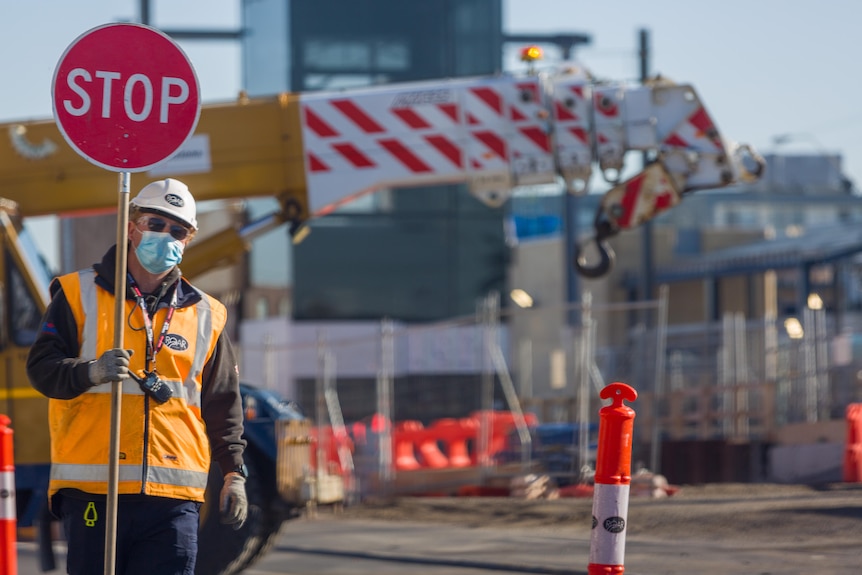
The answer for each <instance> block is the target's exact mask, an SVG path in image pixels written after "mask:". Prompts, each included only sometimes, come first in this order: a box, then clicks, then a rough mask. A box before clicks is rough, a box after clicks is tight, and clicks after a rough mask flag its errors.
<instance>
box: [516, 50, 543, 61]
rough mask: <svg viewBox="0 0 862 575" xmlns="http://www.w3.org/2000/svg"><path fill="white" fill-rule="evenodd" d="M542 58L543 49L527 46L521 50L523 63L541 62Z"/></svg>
mask: <svg viewBox="0 0 862 575" xmlns="http://www.w3.org/2000/svg"><path fill="white" fill-rule="evenodd" d="M542 56H543V54H542V49H541V48H539V47H538V46H527V47H526V48H524V49H523V50H521V61H522V62H535V61H536V60H541V59H542Z"/></svg>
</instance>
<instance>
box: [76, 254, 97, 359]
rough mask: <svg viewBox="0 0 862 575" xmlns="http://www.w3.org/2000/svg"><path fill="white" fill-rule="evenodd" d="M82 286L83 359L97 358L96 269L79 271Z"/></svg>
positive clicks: (79, 280)
mask: <svg viewBox="0 0 862 575" xmlns="http://www.w3.org/2000/svg"><path fill="white" fill-rule="evenodd" d="M78 283H79V284H80V286H81V307H83V308H84V329H83V330H82V331H81V351H80V354H81V359H87V360H90V359H96V339H97V337H98V336H97V332H96V321H97V319H98V315H97V313H98V310H97V309H96V271H95V270H94V269H93V268H90V269H86V270H81V271H79V272H78Z"/></svg>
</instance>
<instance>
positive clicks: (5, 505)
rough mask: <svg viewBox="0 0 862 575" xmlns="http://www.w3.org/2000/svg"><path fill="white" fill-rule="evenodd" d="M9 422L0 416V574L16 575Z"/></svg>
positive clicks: (6, 418)
mask: <svg viewBox="0 0 862 575" xmlns="http://www.w3.org/2000/svg"><path fill="white" fill-rule="evenodd" d="M9 423H11V420H10V419H9V417H8V416H6V415H0V530H2V531H0V537H2V538H3V539H2V541H0V573H3V574H4V575H15V574H16V573H18V550H17V542H18V541H17V535H16V533H15V532H16V529H17V527H18V526H17V521H16V512H15V458H14V456H13V453H12V428H11V427H9Z"/></svg>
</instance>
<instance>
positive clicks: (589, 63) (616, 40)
mask: <svg viewBox="0 0 862 575" xmlns="http://www.w3.org/2000/svg"><path fill="white" fill-rule="evenodd" d="M294 1H297V0H294ZM299 1H303V0H299ZM345 1H348V0H345ZM405 1H433V0H405ZM150 4H151V6H152V10H153V16H154V21H153V24H154V25H155V26H157V27H165V28H171V27H174V28H179V27H183V28H193V27H223V28H236V27H238V26H239V20H240V16H239V13H240V0H170V1H169V0H151V2H150ZM503 6H504V27H505V29H506V30H507V31H510V32H579V33H586V34H589V35H590V36H591V37H592V44H591V45H589V46H586V47H584V48H582V49H580V50H579V51H578V53H577V59H578V60H579V61H580V63H581V64H583V65H585V66H586V67H587V68H589V69H590V70H591V71H592V72H593V73H594V74H595V75H596V76H599V77H601V78H607V79H613V80H626V79H631V80H635V79H637V77H638V73H639V68H638V56H637V42H638V30H639V29H641V28H646V29H648V30H649V32H650V38H651V49H652V50H651V51H652V62H651V67H652V70H653V71H654V72H660V73H662V74H663V75H664V76H666V77H669V78H671V79H673V80H674V81H676V82H680V83H691V84H693V85H694V86H695V88H696V89H697V91H698V93H699V94H700V97H701V99H702V100H703V101H704V102H705V104H706V107H707V109H708V110H709V111H710V112H711V114H712V116H713V118H714V119H715V121H716V123H717V124H718V126H719V128H720V129H721V130H722V132H723V133H724V134H725V136H727V137H728V138H730V139H733V140H736V141H740V142H748V143H751V144H753V145H755V146H756V147H757V148H758V149H759V150H760V151H761V152H810V153H816V152H822V151H828V152H834V153H840V154H842V155H843V157H844V160H843V161H844V168H845V171H846V173H847V174H848V175H849V176H850V178H851V179H853V180H854V181H855V182H856V183H857V187H858V186H862V139H860V137H859V136H858V135H857V134H858V133H859V131H860V128H862V109H860V107H859V105H858V102H859V95H860V92H862V90H860V88H862V75H860V73H859V71H858V66H859V59H860V58H859V57H860V56H862V43H860V40H859V26H860V21H862V2H857V1H856V0H819V1H813V0H724V1H722V2H703V1H700V2H695V1H691V0H651V1H650V2H644V1H643V0H591V1H581V0H503ZM137 11H138V2H137V0H75V1H67V0H0V78H2V81H0V122H5V121H10V120H21V119H31V118H32V119H37V118H38V119H41V118H50V117H51V98H50V87H51V78H52V75H53V72H54V67H55V66H56V64H57V62H58V60H59V58H60V56H61V55H62V54H63V51H64V50H65V48H66V47H67V46H68V45H69V44H70V43H71V42H72V41H73V40H74V39H75V38H77V37H78V36H79V35H80V34H82V33H84V32H86V31H87V30H89V29H90V28H92V27H94V26H97V25H100V24H104V23H108V22H116V21H134V20H137V18H138V12H137ZM182 47H183V49H184V50H185V51H186V53H187V54H188V56H189V58H190V59H191V61H192V64H193V65H194V67H195V70H196V72H197V74H198V79H199V81H200V85H201V94H202V99H203V101H204V102H212V101H223V100H229V99H232V98H233V97H234V96H235V94H236V93H237V92H238V90H239V89H240V78H241V70H240V63H239V48H238V47H237V46H236V45H235V44H233V43H230V42H220V43H210V42H190V41H186V42H183V43H182ZM547 55H548V57H549V61H552V60H553V57H554V54H553V51H551V50H549V51H547ZM786 133H790V134H794V135H795V136H794V138H793V139H792V141H791V142H789V143H787V144H783V145H780V146H776V145H775V144H774V143H773V139H774V137H775V136H777V135H779V134H786Z"/></svg>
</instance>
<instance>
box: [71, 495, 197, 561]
mask: <svg viewBox="0 0 862 575" xmlns="http://www.w3.org/2000/svg"><path fill="white" fill-rule="evenodd" d="M59 499H60V508H59V509H58V510H57V511H59V515H60V517H61V518H62V520H63V528H64V529H65V531H66V542H67V545H68V551H67V553H66V571H67V573H69V574H70V575H93V574H96V573H104V572H105V522H106V520H107V517H106V515H107V514H106V509H105V507H106V504H105V501H104V497H102V498H100V499H99V500H96V499H93V500H88V499H86V498H78V497H77V496H75V497H69V496H61V497H60V498H59ZM200 507H201V504H200V503H197V502H195V501H185V500H180V499H167V498H162V497H146V498H143V499H134V500H124V499H123V498H122V497H120V498H119V503H118V505H117V533H116V538H115V542H116V555H115V557H116V562H115V565H116V573H117V575H193V573H194V571H195V559H196V557H197V550H198V517H199V511H200Z"/></svg>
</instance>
